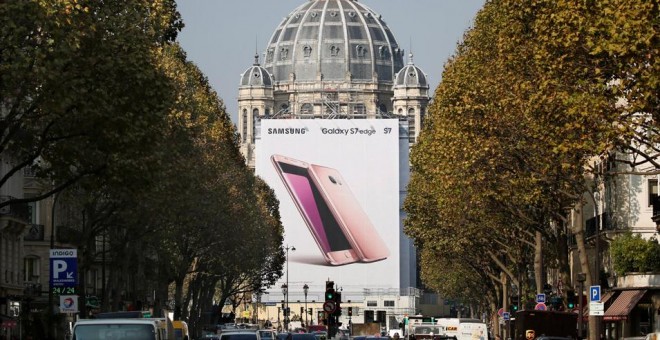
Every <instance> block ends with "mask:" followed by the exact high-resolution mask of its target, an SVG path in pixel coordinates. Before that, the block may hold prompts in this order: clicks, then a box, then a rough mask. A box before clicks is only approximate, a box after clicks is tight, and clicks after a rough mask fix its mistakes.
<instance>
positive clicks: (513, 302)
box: [510, 295, 520, 312]
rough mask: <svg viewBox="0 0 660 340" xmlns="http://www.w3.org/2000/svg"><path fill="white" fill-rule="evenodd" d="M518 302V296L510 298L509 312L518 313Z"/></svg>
mask: <svg viewBox="0 0 660 340" xmlns="http://www.w3.org/2000/svg"><path fill="white" fill-rule="evenodd" d="M519 302H520V297H519V296H518V295H514V296H512V297H511V309H510V310H511V311H512V312H517V311H518V305H519Z"/></svg>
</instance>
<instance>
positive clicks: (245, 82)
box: [240, 55, 273, 87]
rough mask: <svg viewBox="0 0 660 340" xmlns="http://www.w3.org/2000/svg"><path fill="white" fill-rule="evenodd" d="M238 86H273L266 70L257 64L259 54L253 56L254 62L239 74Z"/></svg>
mask: <svg viewBox="0 0 660 340" xmlns="http://www.w3.org/2000/svg"><path fill="white" fill-rule="evenodd" d="M240 86H261V87H263V86H273V79H272V78H271V76H270V74H269V73H268V70H266V69H265V68H263V67H261V65H259V56H258V55H257V56H255V57H254V64H253V65H252V66H250V68H248V69H247V70H246V71H245V72H244V73H243V74H241V84H240Z"/></svg>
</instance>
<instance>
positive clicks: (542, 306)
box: [534, 302, 548, 310]
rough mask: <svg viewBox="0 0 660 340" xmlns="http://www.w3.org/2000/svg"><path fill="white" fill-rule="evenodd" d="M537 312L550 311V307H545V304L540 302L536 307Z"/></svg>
mask: <svg viewBox="0 0 660 340" xmlns="http://www.w3.org/2000/svg"><path fill="white" fill-rule="evenodd" d="M534 309H535V310H548V306H546V305H545V303H543V302H539V303H537V304H536V306H534Z"/></svg>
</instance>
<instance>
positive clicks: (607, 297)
mask: <svg viewBox="0 0 660 340" xmlns="http://www.w3.org/2000/svg"><path fill="white" fill-rule="evenodd" d="M614 294H615V291H612V290H609V291H607V292H605V293H604V294H603V296H602V297H601V298H600V302H602V303H603V304H604V305H607V302H608V301H610V299H611V298H612V297H613V296H614ZM587 298H588V297H587ZM582 318H583V319H584V320H587V319H589V301H587V303H585V304H584V308H582Z"/></svg>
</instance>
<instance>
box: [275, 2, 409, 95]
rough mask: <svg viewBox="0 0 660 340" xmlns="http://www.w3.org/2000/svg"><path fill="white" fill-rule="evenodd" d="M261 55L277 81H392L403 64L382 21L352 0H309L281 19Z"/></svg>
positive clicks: (400, 51)
mask: <svg viewBox="0 0 660 340" xmlns="http://www.w3.org/2000/svg"><path fill="white" fill-rule="evenodd" d="M265 55H266V56H265V62H264V67H265V68H266V69H267V70H268V71H269V72H270V73H271V74H272V75H273V81H274V82H276V83H277V82H288V81H292V80H294V79H295V81H296V82H317V81H319V80H322V81H324V82H326V81H327V82H333V81H335V82H343V81H346V80H347V79H350V80H351V81H353V82H372V81H374V80H376V81H377V82H379V83H380V82H385V83H388V84H392V81H393V78H394V74H395V73H396V72H397V71H399V70H400V69H401V68H402V67H403V50H402V49H401V48H400V47H399V45H398V43H397V42H396V40H395V39H394V35H393V34H392V32H391V31H390V29H389V27H388V26H387V24H386V23H385V21H383V19H382V18H381V16H380V15H379V14H377V13H375V12H374V11H373V10H371V9H370V8H368V7H366V6H365V5H363V4H361V3H359V2H358V1H357V0H308V1H307V2H305V4H303V5H301V6H299V7H298V8H296V9H295V10H294V11H293V12H291V13H290V14H289V15H287V16H286V17H285V18H284V20H283V21H282V22H281V23H280V25H279V26H278V27H277V29H276V30H275V32H274V33H273V35H272V37H271V39H270V41H269V43H268V47H267V49H266V52H265ZM293 77H295V78H293Z"/></svg>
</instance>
